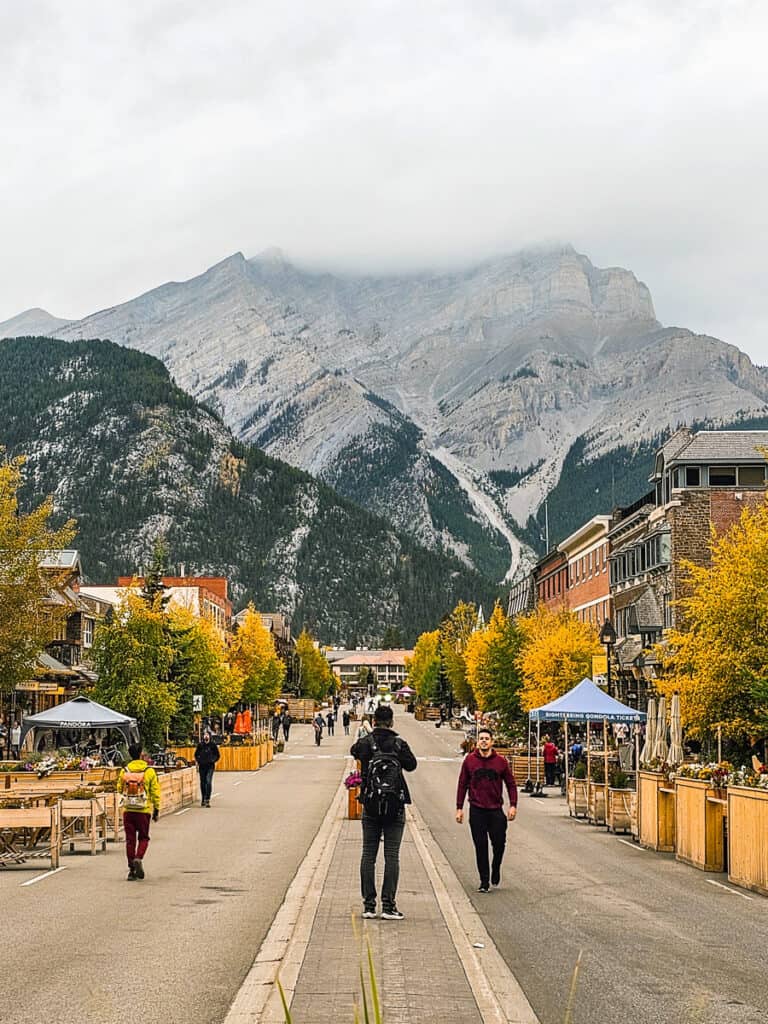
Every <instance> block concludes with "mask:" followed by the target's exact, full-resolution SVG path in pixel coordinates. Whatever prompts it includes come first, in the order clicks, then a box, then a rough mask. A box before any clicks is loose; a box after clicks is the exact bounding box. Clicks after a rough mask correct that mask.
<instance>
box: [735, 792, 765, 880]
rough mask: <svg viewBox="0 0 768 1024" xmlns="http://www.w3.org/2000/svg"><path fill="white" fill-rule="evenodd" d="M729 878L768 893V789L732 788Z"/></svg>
mask: <svg viewBox="0 0 768 1024" xmlns="http://www.w3.org/2000/svg"><path fill="white" fill-rule="evenodd" d="M728 880H729V881H730V882H733V883H734V884H735V885H741V886H743V887H744V888H745V889H753V890H754V891H755V892H759V893H761V894H762V895H763V896H768V790H765V789H755V788H752V787H748V786H729V787H728Z"/></svg>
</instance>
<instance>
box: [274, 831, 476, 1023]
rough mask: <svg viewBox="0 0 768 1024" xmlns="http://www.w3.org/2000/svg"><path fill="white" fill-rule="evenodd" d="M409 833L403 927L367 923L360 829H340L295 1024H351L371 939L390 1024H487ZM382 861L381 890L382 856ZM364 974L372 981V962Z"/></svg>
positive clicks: (403, 855)
mask: <svg viewBox="0 0 768 1024" xmlns="http://www.w3.org/2000/svg"><path fill="white" fill-rule="evenodd" d="M411 829H412V826H411V825H410V824H409V827H408V828H407V829H406V832H405V835H404V837H403V845H402V847H401V850H400V886H399V891H398V906H399V907H400V909H401V910H402V911H403V913H404V914H405V915H406V917H405V920H404V921H382V920H372V921H363V920H362V918H361V917H360V913H361V901H360V876H359V864H360V845H361V825H360V822H359V821H344V822H343V823H342V825H341V830H340V832H339V835H338V839H337V843H336V848H335V851H334V854H333V858H332V861H331V867H330V869H329V871H328V875H327V878H326V881H325V885H324V888H323V893H322V896H321V898H320V903H319V906H318V909H317V913H316V916H315V921H314V924H313V927H312V933H311V937H310V940H309V945H308V947H307V952H306V956H305V958H304V962H303V964H302V967H301V971H300V973H299V978H298V983H297V986H296V992H295V995H294V999H293V1003H292V1005H291V1014H292V1016H293V1019H294V1022H295V1024H345V1022H347V1021H349V1022H350V1024H351V1022H352V1020H353V1013H354V1011H353V1006H354V1003H355V999H357V1000H358V1003H359V1001H360V995H359V993H360V982H359V966H360V963H361V950H362V951H365V949H366V946H365V936H366V935H367V936H368V937H369V938H370V942H371V948H372V950H373V958H374V964H375V968H376V978H377V983H378V986H379V991H380V996H381V1001H382V1004H383V1011H384V1019H385V1021H386V1024H412V1022H416V1021H427V1020H431V1021H443V1020H444V1021H448V1020H453V1021H461V1024H482V1017H481V1015H480V1011H479V1010H478V1007H477V1003H476V1002H475V998H474V996H473V994H472V989H471V988H470V985H469V981H468V980H467V976H466V974H465V972H464V968H463V966H462V964H461V961H460V960H459V957H458V954H457V953H456V949H455V947H454V944H453V941H452V939H451V935H450V933H449V931H448V928H447V926H446V924H445V921H444V919H443V916H442V914H441V911H440V908H439V906H438V903H437V899H436V897H435V893H434V891H433V889H432V884H431V882H430V880H429V878H428V876H427V872H426V870H425V868H424V864H423V863H422V860H421V857H420V856H419V853H418V851H417V848H416V844H415V842H414V839H413V834H412V831H411ZM379 861H380V862H381V863H380V864H377V868H378V870H377V887H378V888H379V889H380V886H381V868H382V867H383V850H382V851H380V853H379ZM353 914H354V915H355V918H356V920H355V922H354V927H353V922H352V916H353ZM356 933H357V934H356ZM364 971H365V977H366V980H367V978H368V970H367V963H366V964H365V965H364ZM369 1007H370V1003H369Z"/></svg>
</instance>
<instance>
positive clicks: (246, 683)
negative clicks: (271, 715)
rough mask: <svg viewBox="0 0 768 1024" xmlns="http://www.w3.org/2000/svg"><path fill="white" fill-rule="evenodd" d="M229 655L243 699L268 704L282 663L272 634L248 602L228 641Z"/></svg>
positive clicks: (281, 675) (280, 681) (281, 674)
mask: <svg viewBox="0 0 768 1024" xmlns="http://www.w3.org/2000/svg"><path fill="white" fill-rule="evenodd" d="M230 658H231V663H232V669H233V671H234V672H235V674H236V675H237V676H238V677H239V679H240V684H241V690H242V693H241V696H242V699H243V700H244V701H247V702H248V703H255V702H256V701H259V702H261V703H262V704H268V703H270V702H272V701H273V700H274V699H275V698H276V697H277V696H278V694H279V693H280V690H281V689H282V686H283V681H284V679H285V665H284V664H283V662H282V661H281V659H280V658H279V657H278V655H277V651H276V650H275V642H274V640H273V638H272V634H271V633H270V632H269V630H268V629H267V627H266V626H265V625H264V623H263V622H262V620H261V616H260V615H259V613H258V612H257V611H256V609H255V608H254V607H253V605H252V604H249V605H248V609H247V611H246V613H245V615H244V616H243V621H242V622H241V623H240V628H239V629H238V631H237V633H236V634H235V637H234V639H233V641H232V647H231V649H230Z"/></svg>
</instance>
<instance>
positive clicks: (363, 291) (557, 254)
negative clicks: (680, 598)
mask: <svg viewBox="0 0 768 1024" xmlns="http://www.w3.org/2000/svg"><path fill="white" fill-rule="evenodd" d="M2 333H3V326H2V325H0V336H1V335H2ZM56 334H57V336H60V337H63V338H67V339H76V338H89V337H96V336H99V337H110V338H111V339H112V340H114V341H119V342H121V343H122V344H125V345H129V346H131V347H134V348H139V349H141V350H143V351H146V352H150V353H152V354H153V355H156V356H157V357H158V358H160V359H162V361H163V362H164V363H165V364H166V365H167V366H168V368H169V369H170V371H171V373H172V374H173V375H174V378H175V379H176V380H177V382H178V383H179V385H180V386H181V387H183V388H184V389H185V390H187V391H189V392H190V393H191V394H193V395H194V396H195V397H196V398H198V399H199V400H202V401H204V402H206V403H207V404H209V405H211V406H212V407H213V408H215V409H216V410H218V411H219V413H220V414H221V416H222V418H223V419H224V421H225V422H226V423H227V424H228V425H229V426H230V427H231V429H232V430H233V431H234V432H235V433H236V434H237V435H238V436H239V437H240V438H241V439H243V440H246V441H252V442H254V443H256V444H258V445H259V446H262V447H263V448H264V449H265V450H266V451H267V452H268V453H269V454H272V455H275V456H278V457H280V458H282V459H285V460H286V461H288V462H290V463H291V464H293V465H295V466H298V467H300V468H303V469H306V470H308V471H309V472H311V473H313V474H315V475H317V476H319V477H321V478H322V479H324V480H326V481H327V482H330V483H332V484H333V486H334V487H335V488H337V489H338V490H339V491H341V492H342V493H344V494H346V495H347V496H350V497H353V498H354V499H355V500H356V501H359V502H362V503H364V504H366V506H367V507H368V508H370V509H371V510H372V511H375V512H376V513H378V514H381V515H384V516H386V517H387V518H388V519H389V520H390V522H392V523H393V524H395V525H396V526H397V527H398V528H402V529H407V530H408V531H409V532H410V533H411V534H412V536H414V537H415V538H417V539H418V540H419V541H420V542H422V543H424V544H427V545H429V546H430V547H433V548H448V549H450V550H452V551H453V552H454V553H456V554H457V555H458V556H459V557H461V558H462V559H463V560H464V561H465V562H466V563H467V564H470V565H472V566H475V567H479V568H482V569H483V570H484V571H485V572H486V573H490V574H493V576H494V577H495V578H496V579H499V578H501V577H502V576H503V575H505V572H506V573H507V574H508V572H509V570H510V568H514V565H515V564H516V563H517V562H518V561H519V560H520V558H521V557H524V552H525V549H524V547H523V546H522V545H521V543H520V541H519V540H518V539H517V537H518V536H523V537H524V538H527V539H528V540H530V539H531V537H532V534H531V533H530V531H529V532H525V528H526V524H527V523H528V521H529V519H530V517H531V516H532V515H535V514H536V513H537V510H538V509H539V508H540V507H541V504H542V502H543V500H544V498H545V497H546V495H547V494H548V493H549V492H551V491H552V490H553V488H554V487H555V486H556V485H557V482H558V480H559V479H560V475H561V472H562V469H563V465H564V462H565V459H566V457H567V455H568V453H569V451H570V450H571V449H572V447H573V445H574V444H576V443H577V442H579V443H582V444H583V447H584V459H585V460H586V461H589V460H590V459H593V458H598V457H600V456H602V455H605V454H608V453H610V452H611V451H613V450H615V449H617V448H618V447H620V446H622V445H624V446H629V447H632V446H633V445H637V444H642V443H647V442H650V441H651V440H652V439H653V438H654V437H655V436H657V435H658V434H659V433H660V432H661V431H664V430H669V429H672V428H674V427H675V426H677V425H678V424H680V423H690V422H693V421H697V420H704V419H708V420H710V421H712V422H715V423H717V422H721V421H722V422H726V421H730V420H733V419H737V418H739V417H747V416H760V415H763V414H764V413H765V412H766V408H767V407H766V402H767V401H768V375H766V372H765V371H764V370H762V369H761V368H758V367H755V366H753V365H752V363H751V362H750V360H749V359H748V357H747V356H745V355H744V354H743V353H741V352H739V350H738V349H737V348H735V347H734V346H732V345H728V344H725V343H724V342H722V341H719V340H717V339H715V338H710V337H707V336H704V335H696V334H693V333H692V332H690V331H688V330H685V329H684V328H676V327H664V326H662V325H661V324H660V323H659V322H658V320H657V319H656V316H655V312H654V308H653V302H652V299H651V296H650V293H649V291H648V289H647V287H646V286H645V285H644V284H642V282H640V281H638V280H637V279H636V277H635V276H634V275H633V274H632V273H630V272H629V271H627V270H623V269H621V268H616V267H612V268H606V269H601V268H598V267H595V266H593V265H592V263H591V262H590V261H589V259H588V258H587V257H586V256H583V255H581V254H579V253H577V252H576V251H575V250H574V249H573V248H572V247H571V246H563V247H558V248H555V249H548V250H535V251H526V252H521V253H517V254H513V255H507V256H502V257H499V258H496V259H493V260H489V261H486V262H484V263H482V264H480V265H478V266H475V267H471V268H468V269H465V270H458V271H454V272H451V273H440V274H427V273H424V274H413V275H407V276H399V277H398V276H387V277H383V276H382V277H375V276H357V277H356V276H351V275H346V276H344V275H332V274H329V273H318V272H314V271H309V270H305V269H301V268H298V267H296V266H294V265H292V264H291V263H290V262H289V261H288V260H287V259H286V257H285V256H284V255H283V254H282V253H281V252H279V251H278V250H270V251H269V252H267V253H263V254H261V255H260V256H257V257H256V258H255V259H252V260H246V259H245V258H244V256H243V255H242V254H241V253H237V254H235V255H234V256H231V257H229V258H228V259H226V260H224V261H222V262H221V263H218V264H216V266H214V267H211V268H210V270H208V271H206V272H205V273H204V274H202V275H200V276H199V277H196V278H193V279H192V280H190V281H185V282H181V283H170V284H166V285H163V286H162V287H160V288H157V289H154V290H153V291H151V292H148V293H146V294H145V295H142V296H140V297H138V298H137V299H134V300H132V301H130V302H127V303H124V304H123V305H120V306H117V307H113V308H111V309H107V310H102V311H101V312H99V313H95V314H93V315H92V316H89V317H86V318H85V319H84V320H81V321H77V322H73V323H70V324H67V325H65V326H63V327H61V328H60V329H58V330H57V331H56ZM580 439H581V440H580Z"/></svg>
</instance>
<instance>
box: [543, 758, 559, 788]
mask: <svg viewBox="0 0 768 1024" xmlns="http://www.w3.org/2000/svg"><path fill="white" fill-rule="evenodd" d="M556 771H557V765H556V764H555V763H554V762H553V763H552V764H547V763H546V762H545V763H544V778H545V779H546V783H547V785H548V786H554V784H555V772H556Z"/></svg>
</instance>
